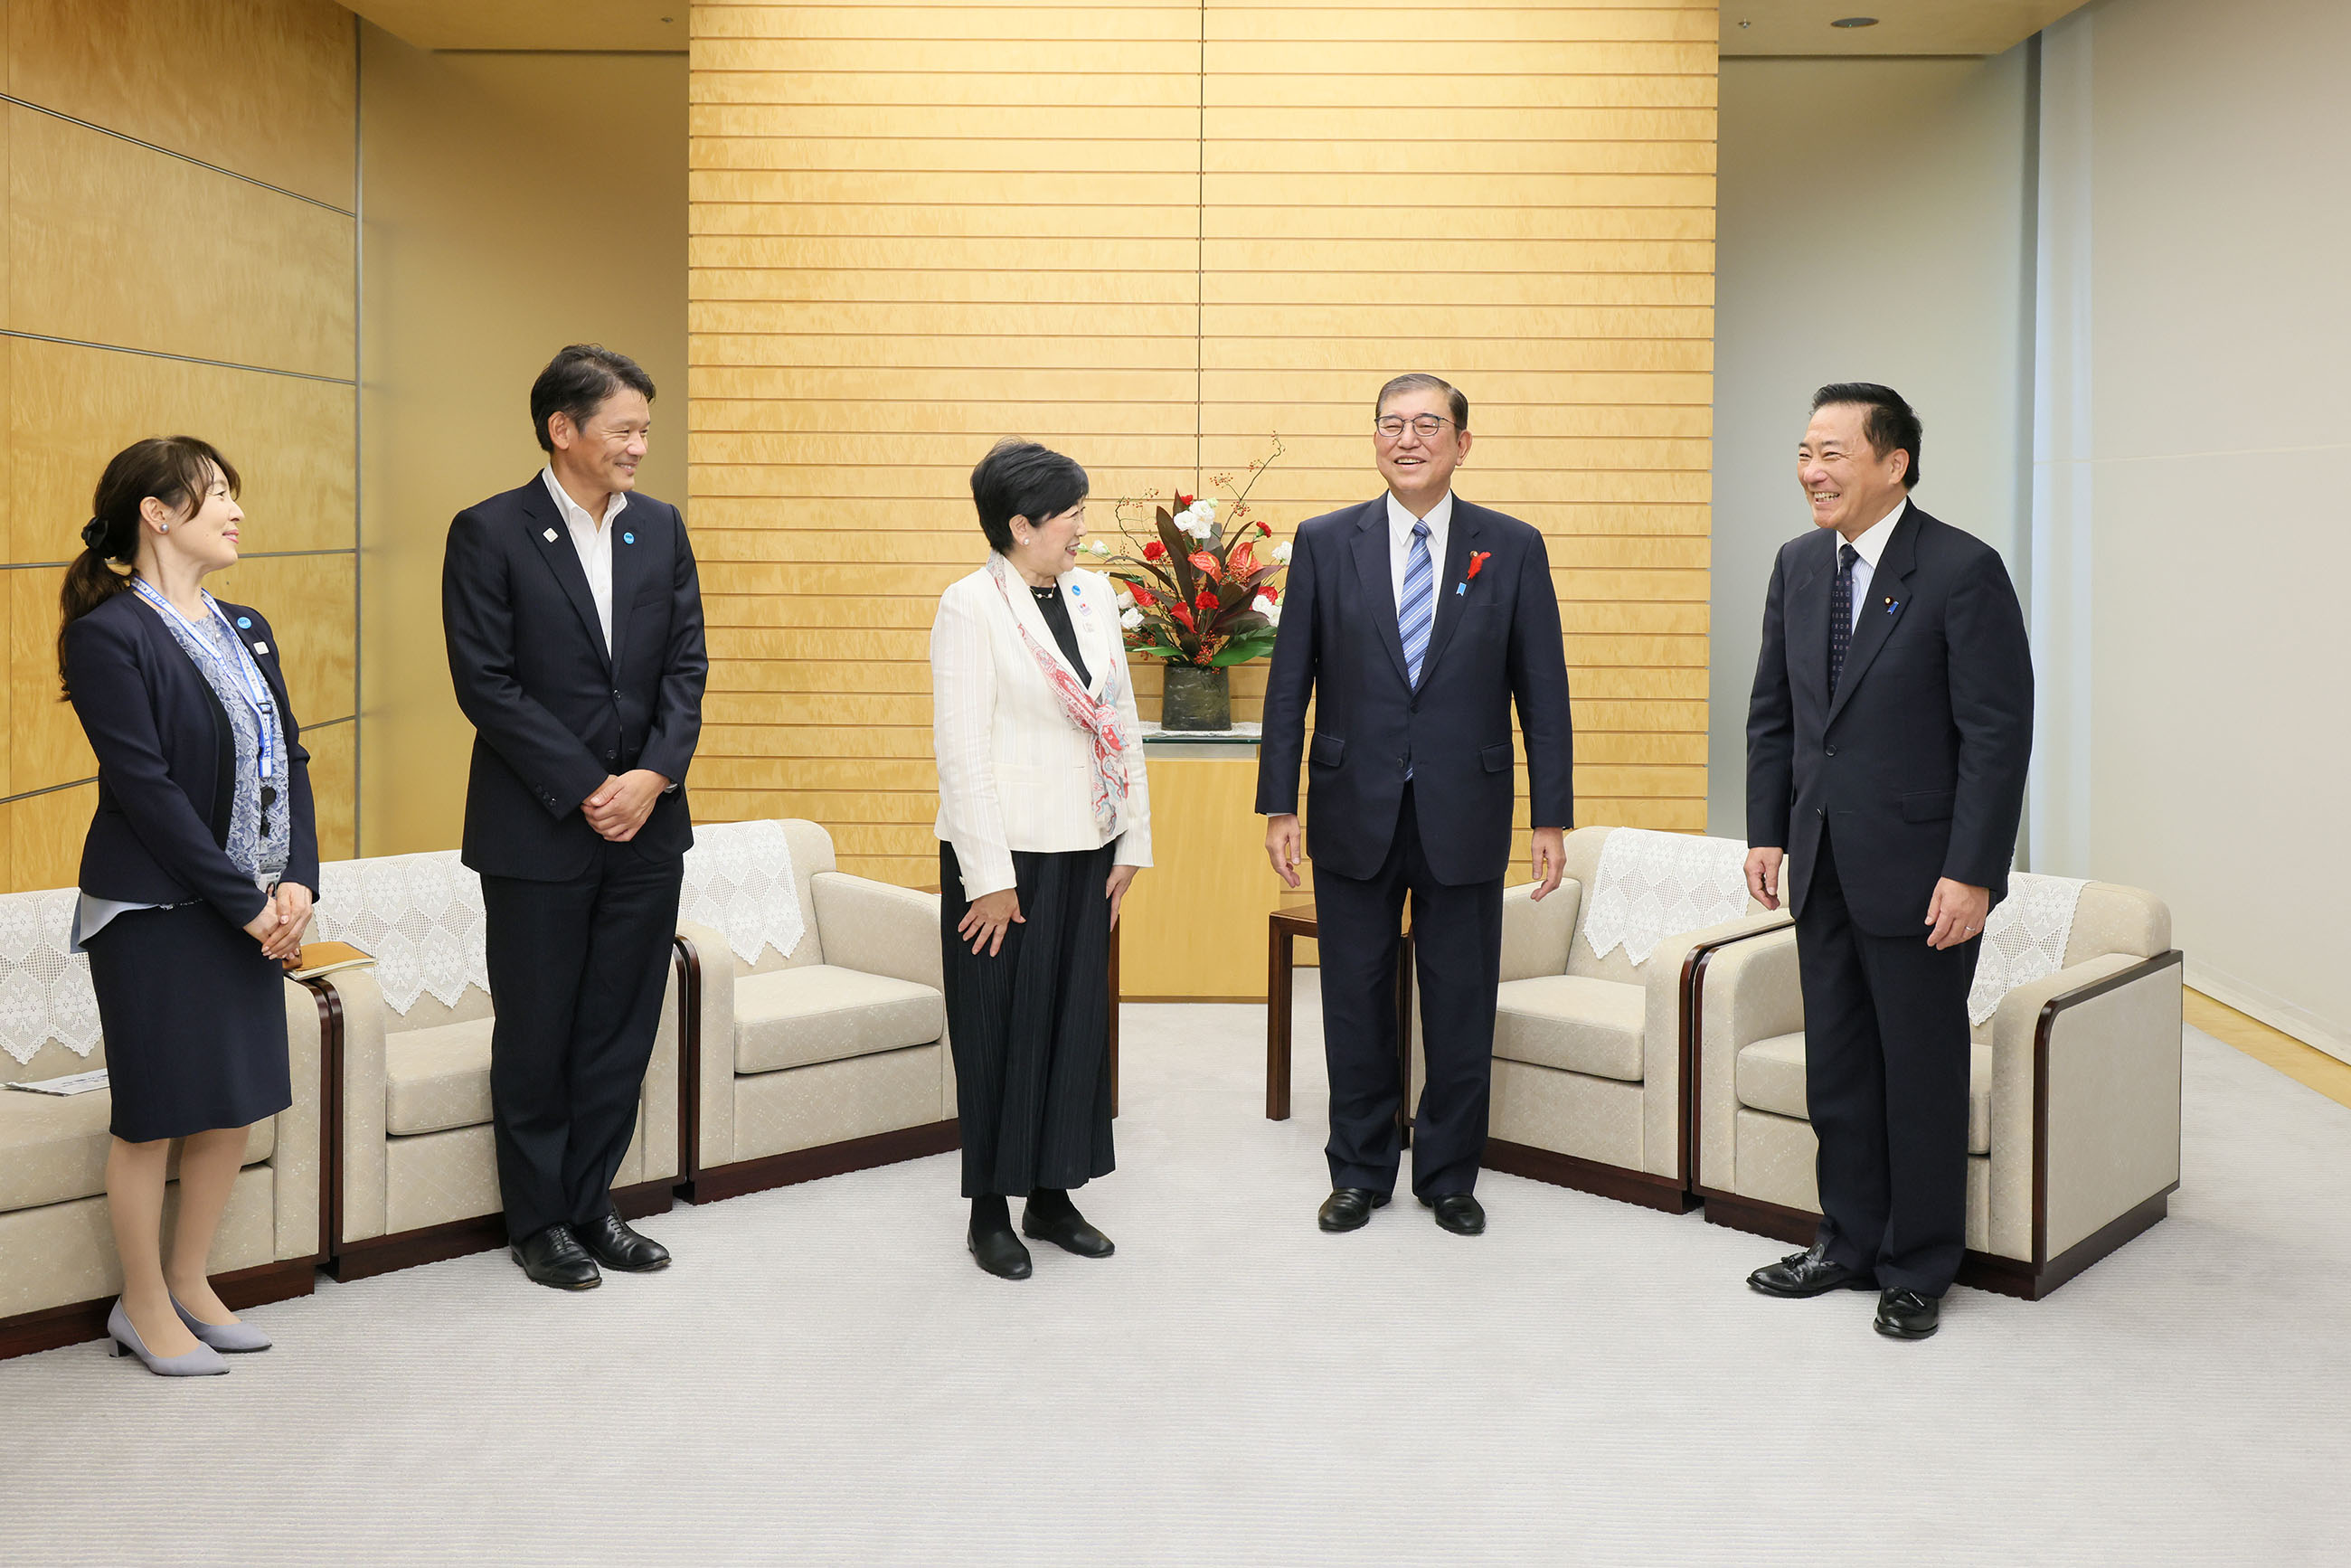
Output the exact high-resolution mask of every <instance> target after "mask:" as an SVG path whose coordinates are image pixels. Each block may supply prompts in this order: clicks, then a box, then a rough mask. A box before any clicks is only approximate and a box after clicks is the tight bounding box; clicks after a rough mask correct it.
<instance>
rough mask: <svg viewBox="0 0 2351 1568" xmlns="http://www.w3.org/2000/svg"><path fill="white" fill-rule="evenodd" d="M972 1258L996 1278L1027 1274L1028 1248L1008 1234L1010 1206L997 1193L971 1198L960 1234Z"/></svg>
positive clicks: (1018, 1277) (1014, 1278)
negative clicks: (966, 1223) (964, 1231)
mask: <svg viewBox="0 0 2351 1568" xmlns="http://www.w3.org/2000/svg"><path fill="white" fill-rule="evenodd" d="M964 1245H965V1246H966V1247H967V1248H969V1249H971V1256H972V1261H974V1262H976V1263H977V1264H978V1265H979V1266H980V1267H981V1268H982V1269H985V1270H987V1272H989V1273H991V1274H993V1275H995V1276H996V1277H997V1278H998V1279H999V1280H1025V1279H1027V1278H1028V1277H1029V1249H1027V1248H1026V1247H1023V1246H1021V1245H1020V1238H1019V1237H1018V1236H1015V1235H1013V1234H1012V1207H1011V1205H1009V1204H1008V1203H1006V1202H1005V1201H1004V1199H1003V1198H1002V1197H999V1196H995V1195H989V1196H986V1197H975V1198H973V1199H972V1200H971V1229H970V1230H969V1231H968V1232H967V1234H966V1236H965V1237H964Z"/></svg>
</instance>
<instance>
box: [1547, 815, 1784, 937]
mask: <svg viewBox="0 0 2351 1568" xmlns="http://www.w3.org/2000/svg"><path fill="white" fill-rule="evenodd" d="M1746 866H1747V846H1746V845H1745V844H1742V843H1740V841H1738V840H1736V839H1704V838H1698V837H1696V836H1695V835H1693V834H1689V833H1653V832H1650V831H1647V830H1646V829H1644V828H1618V829H1617V830H1615V831H1614V832H1612V833H1610V834H1609V835H1608V841H1607V842H1606V843H1604V844H1603V845H1601V846H1600V868H1599V870H1597V871H1595V872H1593V874H1592V887H1591V890H1590V893H1589V894H1588V895H1587V896H1586V898H1585V899H1584V904H1583V939H1584V940H1585V941H1587V942H1589V943H1591V944H1592V951H1593V956H1597V957H1603V958H1604V957H1606V956H1608V953H1609V950H1610V949H1611V948H1613V947H1614V946H1616V945H1617V944H1618V943H1620V942H1621V943H1623V944H1624V946H1625V956H1626V957H1628V958H1630V959H1632V960H1633V962H1635V964H1646V963H1647V962H1648V961H1649V955H1650V954H1652V953H1654V952H1656V950H1657V944H1658V943H1660V942H1662V941H1664V940H1665V939H1666V938H1667V937H1668V936H1674V935H1676V934H1677V933H1679V932H1683V931H1696V930H1698V928H1699V927H1700V926H1705V925H1720V924H1722V922H1724V921H1726V920H1734V919H1737V918H1738V917H1739V916H1740V915H1744V914H1745V913H1746V912H1747V871H1746Z"/></svg>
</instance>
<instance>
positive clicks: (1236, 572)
mask: <svg viewBox="0 0 2351 1568" xmlns="http://www.w3.org/2000/svg"><path fill="white" fill-rule="evenodd" d="M1225 570H1226V572H1227V573H1228V575H1230V576H1233V577H1247V576H1248V575H1249V573H1250V572H1253V571H1255V570H1257V555H1256V553H1255V552H1254V551H1252V550H1251V549H1249V541H1248V540H1246V539H1244V540H1242V541H1241V542H1240V543H1239V544H1237V545H1235V546H1234V547H1233V548H1232V551H1231V553H1230V554H1228V555H1227V556H1226V557H1225Z"/></svg>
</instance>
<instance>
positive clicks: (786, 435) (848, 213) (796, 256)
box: [689, 4, 1200, 884]
mask: <svg viewBox="0 0 2351 1568" xmlns="http://www.w3.org/2000/svg"><path fill="white" fill-rule="evenodd" d="M694 26H695V40H694V56H693V74H694V86H693V94H694V110H693V114H694V121H693V127H694V141H693V165H692V166H693V173H692V194H693V256H692V262H693V271H692V290H691V298H692V301H693V303H692V307H691V309H692V319H691V323H690V325H691V331H692V337H691V340H690V350H689V351H690V355H691V359H692V369H691V371H690V372H689V378H690V396H691V402H692V408H691V411H690V420H691V423H692V432H691V435H690V442H691V451H690V458H691V473H690V478H689V486H690V489H691V494H692V515H693V520H694V527H695V545H696V549H697V550H698V551H699V553H700V556H701V559H702V563H703V591H704V595H705V607H706V610H707V612H708V615H709V621H710V626H711V633H710V643H711V653H712V656H713V670H712V679H711V693H712V695H711V699H710V709H709V713H708V721H707V723H706V727H705V730H704V734H703V741H702V747H701V750H700V752H699V754H698V756H697V757H696V759H695V768H694V775H693V783H694V793H695V810H696V813H697V814H698V815H699V816H701V817H703V818H705V819H707V820H723V819H727V818H738V817H746V816H768V815H806V816H810V817H813V818H815V819H816V820H818V821H822V822H823V823H825V825H826V826H827V827H828V828H830V829H831V831H832V833H833V837H834V841H835V845H836V849H837V852H838V853H839V855H840V858H841V866H842V868H843V869H844V870H850V871H854V872H859V873H862V874H865V875H869V876H876V877H882V878H884V879H886V880H890V881H895V882H902V883H912V884H921V883H932V882H935V881H936V880H937V876H938V858H937V853H938V852H937V847H936V843H935V841H934V840H933V839H932V837H931V832H930V825H931V821H932V819H933V817H934V815H935V811H936V810H937V795H936V776H935V772H934V770H933V767H932V763H931V744H930V722H931V706H930V671H929V664H928V658H929V628H930V623H931V617H932V613H933V611H934V609H935V606H936V603H937V600H938V595H939V592H940V591H941V590H942V589H944V588H945V587H946V585H947V584H948V583H949V582H951V581H953V580H955V579H956V578H957V577H960V576H962V575H963V574H964V573H966V572H967V571H969V570H972V569H973V568H974V567H976V566H977V565H978V564H979V563H980V562H981V561H982V560H984V559H986V556H987V545H986V542H985V540H984V539H983V538H982V537H981V535H980V533H979V529H978V526H977V522H976V521H975V520H974V518H973V516H972V509H971V496H970V488H969V477H968V476H969V474H970V471H971V466H972V465H973V464H974V463H975V462H977V460H978V459H979V457H980V456H981V455H982V454H984V453H985V452H986V451H987V447H988V446H989V444H991V443H993V442H994V441H995V440H996V439H997V438H998V436H1001V435H1008V434H1018V435H1025V436H1028V437H1030V438H1032V439H1034V440H1038V441H1042V442H1044V443H1046V444H1049V445H1052V446H1055V447H1057V448H1059V449H1060V450H1062V451H1065V452H1068V453H1069V454H1071V455H1072V456H1074V457H1076V458H1078V460H1079V461H1081V462H1082V463H1084V464H1085V465H1086V467H1087V470H1088V472H1089V474H1090V475H1091V476H1092V480H1093V493H1094V495H1095V497H1097V498H1098V500H1100V499H1102V498H1107V497H1116V496H1119V495H1122V494H1138V493H1140V492H1142V491H1143V490H1145V489H1149V488H1153V487H1158V488H1160V489H1163V490H1165V489H1171V488H1173V487H1174V486H1175V485H1177V484H1178V483H1179V482H1183V481H1186V480H1188V478H1189V476H1190V475H1191V473H1192V467H1193V457H1194V434H1195V418H1196V407H1195V392H1196V368H1197V367H1196V353H1197V349H1196V337H1197V329H1198V311H1199V273H1198V259H1199V257H1198V208H1197V199H1198V192H1199V166H1198V154H1199V145H1198V132H1199V93H1200V79H1199V74H1198V60H1199V13H1198V11H1197V10H1196V8H1195V7H1186V6H1176V5H1134V4H1112V5H1030V6H1018V7H1003V6H981V5H914V6H892V5H827V6H821V7H799V6H793V5H697V6H696V7H695V12H694ZM1094 520H1095V526H1096V527H1097V528H1100V527H1102V526H1104V525H1105V524H1106V522H1107V520H1108V507H1107V506H1106V505H1102V506H1098V507H1097V508H1096V515H1095V519H1094ZM840 694H853V695H840Z"/></svg>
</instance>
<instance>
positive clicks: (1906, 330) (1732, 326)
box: [1707, 47, 2032, 838]
mask: <svg viewBox="0 0 2351 1568" xmlns="http://www.w3.org/2000/svg"><path fill="white" fill-rule="evenodd" d="M2029 53H2030V51H2029V50H2028V49H2025V48H2022V47H2020V48H2017V49H2012V50H2011V51H2010V52H2009V53H2007V54H2005V55H2002V56H2001V57H1998V58H1997V59H1991V60H1953V59H1835V60H1826V59H1727V60H1725V61H1723V62H1722V107H1721V120H1720V126H1721V130H1720V137H1721V174H1720V183H1719V190H1720V198H1719V199H1720V225H1721V227H1720V232H1719V252H1718V259H1717V263H1716V273H1717V277H1716V340H1715V413H1714V440H1715V447H1714V559H1713V572H1714V575H1713V601H1714V602H1713V620H1712V631H1713V674H1712V679H1711V682H1710V689H1709V695H1710V698H1711V708H1710V713H1709V724H1708V728H1709V731H1710V735H1709V744H1708V754H1709V758H1710V761H1709V767H1708V797H1709V799H1708V813H1707V815H1708V831H1711V832H1714V833H1719V834H1723V835H1726V836H1729V837H1732V838H1740V837H1744V836H1745V833H1746V821H1747V800H1746V789H1747V779H1746V758H1747V695H1748V688H1749V686H1750V684H1751V683H1752V682H1753V679H1754V675H1755V651H1756V645H1757V641H1758V639H1759V637H1760V636H1761V628H1762V620H1763V591H1764V588H1765V585H1766V583H1767V582H1768V581H1769V580H1770V577H1771V557H1772V555H1773V553H1774V552H1775V551H1776V550H1777V549H1779V547H1780V546H1781V545H1782V543H1784V542H1786V541H1787V540H1788V539H1790V538H1794V537H1795V536H1796V535H1798V534H1801V533H1802V532H1803V531H1804V530H1805V529H1807V528H1810V527H1812V526H1813V525H1812V521H1811V518H1810V517H1809V516H1808V515H1807V513H1806V511H1805V507H1804V505H1803V502H1802V498H1801V493H1800V491H1799V488H1798V486H1797V484H1796V477H1795V473H1796V468H1795V451H1796V442H1797V440H1798V438H1800V437H1801V436H1802V434H1803V430H1804V422H1805V420H1806V418H1807V411H1808V409H1809V408H1810V406H1811V400H1812V394H1813V390H1814V389H1815V388H1817V387H1819V386H1821V385H1822V384H1823V382H1834V381H1873V382H1884V383H1886V385H1888V386H1891V387H1893V388H1895V389H1896V391H1898V392H1901V393H1902V394H1903V396H1905V397H1907V398H1908V399H1909V400H1910V402H1911V405H1912V406H1913V407H1914V408H1916V409H1917V411H1918V414H1919V418H1920V419H1921V421H1922V422H1923V423H1924V424H1925V426H1926V438H1925V441H1924V443H1923V444H1922V446H1921V449H1920V452H1919V471H1920V472H1921V473H1922V474H1924V475H1925V476H1926V479H1925V481H1924V482H1923V483H1922V484H1920V486H1918V488H1917V492H1916V495H1917V503H1918V505H1919V506H1921V507H1924V508H1926V509H1927V510H1928V511H1929V512H1931V513H1933V514H1934V515H1935V516H1936V517H1940V518H1942V519H1943V520H1944V521H1945V522H1947V523H1950V524H1953V525H1954V526H1956V527H1959V528H1966V529H1968V530H1970V532H1972V533H1975V534H1977V535H1979V536H1980V537H1981V538H1986V539H1989V540H1991V542H1992V543H1993V544H1994V545H1996V546H1998V547H1999V548H2000V549H2001V550H2002V551H2003V552H2004V553H2006V555H2007V556H2008V559H2009V567H2010V570H2011V572H2012V573H2014V574H2015V576H2016V577H2017V579H2018V581H2019V585H2020V587H2021V588H2022V586H2023V585H2024V578H2025V575H2026V574H2025V570H2024V565H2025V562H2024V559H2023V555H2022V542H2023V540H2024V538H2025V531H2024V525H2025V514H2026V512H2027V510H2028V509H2029V503H2028V493H2029V491H2028V486H2029V476H2028V467H2029V464H2028V456H2029V452H2030V444H2029V437H2030V431H2029V423H2028V420H2029V396H2028V394H2029V389H2030V375H2029V369H2030V363H2031V355H2030V346H2031V345H2030V333H2031V328H2032V292H2031V290H2032V283H2031V273H2032V258H2031V253H2030V243H2031V232H2032V225H2031V222H2030V219H2031V213H2032V144H2031V124H2032V98H2031V81H2030V74H2031V73H2030V69H2029Z"/></svg>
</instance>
